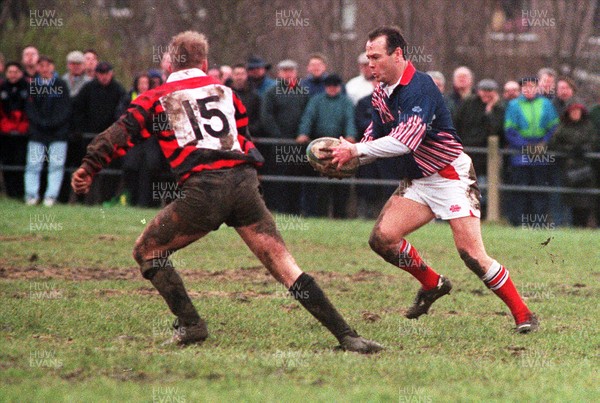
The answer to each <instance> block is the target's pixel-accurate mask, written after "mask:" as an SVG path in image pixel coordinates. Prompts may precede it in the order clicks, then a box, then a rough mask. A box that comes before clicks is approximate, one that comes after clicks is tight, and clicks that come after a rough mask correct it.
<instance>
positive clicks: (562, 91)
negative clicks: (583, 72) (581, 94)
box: [552, 77, 579, 116]
mask: <svg viewBox="0 0 600 403" xmlns="http://www.w3.org/2000/svg"><path fill="white" fill-rule="evenodd" d="M576 92H577V86H576V85H575V81H573V79H572V78H570V77H561V78H559V79H558V82H557V83H556V96H555V97H554V98H553V99H552V105H554V108H555V109H556V113H558V116H562V115H563V113H564V112H565V110H566V109H567V106H569V104H571V103H575V102H579V100H578V99H576V98H575V93H576Z"/></svg>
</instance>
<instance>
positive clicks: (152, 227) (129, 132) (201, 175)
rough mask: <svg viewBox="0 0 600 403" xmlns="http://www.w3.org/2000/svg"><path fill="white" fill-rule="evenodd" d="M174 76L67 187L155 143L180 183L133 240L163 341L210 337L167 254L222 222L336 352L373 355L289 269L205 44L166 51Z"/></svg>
mask: <svg viewBox="0 0 600 403" xmlns="http://www.w3.org/2000/svg"><path fill="white" fill-rule="evenodd" d="M169 49H170V56H171V63H172V69H173V72H172V74H171V75H170V76H169V78H168V80H167V82H166V83H165V84H163V85H161V86H159V87H157V88H155V89H152V90H149V91H147V92H145V93H144V94H142V95H140V96H139V97H138V98H136V99H135V101H133V102H132V104H131V106H130V108H129V109H128V110H127V112H126V113H125V114H124V115H123V116H122V117H121V118H120V119H119V120H118V121H117V122H116V123H115V124H113V125H112V126H111V127H110V128H108V129H107V130H105V131H104V132H102V133H100V134H99V135H98V136H96V138H95V139H94V140H93V141H92V142H91V143H90V145H89V146H88V149H87V155H86V156H85V158H84V159H83V162H82V164H81V167H80V168H79V169H77V171H75V173H74V174H73V177H72V181H71V184H72V186H73V189H74V190H75V191H76V192H77V193H86V192H87V191H88V190H89V188H90V185H91V183H92V178H93V177H94V175H95V174H96V173H98V172H99V171H100V170H101V169H102V168H104V167H106V166H107V165H108V164H109V163H110V161H111V160H112V159H113V158H115V157H117V156H122V155H124V154H125V153H126V152H127V150H128V149H129V148H131V147H132V146H133V145H134V144H136V143H138V142H140V141H143V140H145V139H148V138H150V137H151V136H156V137H157V138H158V143H159V145H160V147H161V149H162V152H163V154H164V155H165V157H166V158H167V160H168V161H169V163H170V165H171V169H172V170H173V172H174V173H175V174H176V175H177V177H178V179H179V182H180V185H181V192H180V193H181V197H180V198H177V199H175V200H174V201H173V202H172V203H171V204H169V205H167V206H166V207H165V208H164V209H163V210H161V211H160V212H159V213H158V214H157V215H156V217H154V218H153V219H152V221H150V223H149V224H148V226H147V227H146V229H145V230H144V232H143V233H142V235H141V236H140V237H139V238H138V240H137V242H136V244H135V248H134V250H133V256H134V258H135V260H136V261H137V262H138V264H139V265H140V269H141V273H142V276H143V277H144V278H146V279H148V280H150V282H151V283H152V285H154V287H155V288H156V289H157V290H158V292H159V293H160V295H161V296H162V297H163V298H164V299H165V301H166V303H167V304H168V306H169V308H170V310H171V312H173V314H174V315H175V316H176V317H177V319H176V320H175V325H174V327H175V334H174V336H173V338H172V340H171V342H173V343H176V344H179V345H185V344H190V343H201V342H203V341H204V340H205V339H206V338H207V337H208V330H207V326H206V322H205V321H204V320H203V319H201V318H200V316H199V315H198V312H197V311H196V309H195V307H194V305H193V304H192V301H191V299H190V297H189V296H188V293H187V291H186V289H185V287H184V285H183V282H182V280H181V278H180V277H179V275H178V274H177V272H176V271H175V270H174V268H173V265H172V262H171V261H170V260H169V256H170V255H171V254H172V253H173V252H175V251H177V250H179V249H181V248H183V247H185V246H187V245H189V244H190V243H192V242H194V241H196V240H198V239H200V238H202V237H203V236H204V235H206V234H208V233H209V232H210V231H214V230H216V229H218V228H219V226H220V225H221V224H222V223H226V224H227V225H229V226H232V227H234V228H235V229H236V231H237V232H238V234H239V235H240V236H241V238H242V239H243V240H244V242H245V243H246V244H247V245H248V247H249V248H250V250H251V251H252V252H253V253H254V254H255V255H256V256H257V257H258V258H259V259H260V260H261V262H262V263H263V264H264V265H265V267H266V268H267V269H268V270H269V271H270V272H271V274H272V275H273V276H274V277H275V278H276V279H277V280H278V281H279V282H281V283H282V284H284V285H285V286H286V287H287V288H288V289H289V290H290V293H291V295H292V296H293V297H294V298H296V299H297V300H298V301H299V302H300V303H301V304H302V305H303V306H304V307H305V308H306V309H307V310H308V311H309V312H310V313H311V314H312V315H313V316H314V317H315V318H317V319H318V320H319V321H320V322H321V323H322V324H323V325H324V326H325V327H327V329H329V331H330V332H331V333H332V334H333V335H334V336H335V337H336V338H337V339H338V341H339V342H340V345H341V347H342V349H344V350H349V351H355V352H360V353H373V352H377V351H379V350H381V348H382V347H381V346H380V345H379V344H378V343H375V342H373V341H370V340H367V339H364V338H363V337H360V336H359V335H358V334H357V333H356V331H354V330H353V329H352V328H350V326H349V325H348V324H347V323H346V322H345V321H344V319H343V318H342V316H341V315H340V314H339V313H338V312H337V311H336V309H335V308H334V307H333V305H332V304H331V302H329V300H328V299H327V297H326V296H325V295H324V293H323V291H322V290H321V289H320V287H319V286H318V285H317V284H316V282H315V281H314V279H313V278H312V277H311V276H309V275H308V274H306V273H303V272H302V270H300V268H299V267H298V265H297V264H296V262H295V260H294V258H293V257H292V255H291V254H290V253H289V251H288V250H287V248H286V246H285V244H284V242H283V239H282V238H281V235H280V234H279V232H278V231H277V228H276V226H275V221H274V219H273V216H272V215H271V213H270V212H269V211H268V210H267V208H266V207H265V204H264V201H263V199H262V196H261V195H260V193H259V182H258V178H257V174H256V169H255V166H256V165H258V164H260V163H261V162H262V156H261V155H260V153H258V151H257V150H256V148H255V147H254V145H253V144H252V142H251V140H250V138H249V135H248V131H247V126H248V118H247V116H246V110H245V108H244V105H243V104H242V103H241V102H240V100H239V99H238V98H237V96H236V95H235V94H234V93H233V92H232V90H231V89H230V88H228V87H226V86H224V85H222V84H221V83H220V82H219V81H217V80H215V79H213V78H211V77H208V76H207V75H206V74H205V72H206V71H207V67H208V62H207V54H208V43H207V41H206V38H205V37H204V35H202V34H200V33H197V32H193V31H187V32H183V33H180V34H178V35H176V36H175V37H173V39H172V41H171V43H170V44H169Z"/></svg>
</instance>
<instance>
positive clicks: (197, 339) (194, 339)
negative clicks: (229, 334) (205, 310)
mask: <svg viewBox="0 0 600 403" xmlns="http://www.w3.org/2000/svg"><path fill="white" fill-rule="evenodd" d="M173 328H174V329H175V331H174V332H173V337H171V338H170V339H169V340H167V341H165V342H164V343H163V346H167V345H171V344H172V345H177V346H186V345H188V344H193V343H198V344H202V342H203V341H204V340H206V339H207V338H208V328H207V327H206V322H205V321H203V320H202V319H200V322H198V323H196V324H194V325H186V326H183V325H181V324H180V323H179V318H177V319H175V322H173Z"/></svg>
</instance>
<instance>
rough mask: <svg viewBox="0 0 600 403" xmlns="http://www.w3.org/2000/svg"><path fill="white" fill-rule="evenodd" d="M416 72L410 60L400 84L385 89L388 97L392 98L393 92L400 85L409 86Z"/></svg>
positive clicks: (399, 81)
mask: <svg viewBox="0 0 600 403" xmlns="http://www.w3.org/2000/svg"><path fill="white" fill-rule="evenodd" d="M415 71H416V69H415V66H413V64H412V62H411V61H410V60H408V61H407V63H406V67H405V68H404V71H403V72H402V76H401V77H400V79H399V80H398V82H397V83H396V84H394V85H388V86H385V87H383V90H384V91H385V93H386V95H387V96H388V97H389V96H391V95H392V92H394V90H395V89H396V87H397V86H398V85H407V84H408V83H410V80H412V78H413V76H414V75H415Z"/></svg>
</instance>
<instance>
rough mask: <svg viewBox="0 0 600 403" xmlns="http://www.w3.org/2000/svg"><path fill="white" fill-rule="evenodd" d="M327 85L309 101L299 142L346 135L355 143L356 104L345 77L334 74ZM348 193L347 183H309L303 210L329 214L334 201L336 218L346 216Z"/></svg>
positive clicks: (328, 78) (304, 187) (315, 213)
mask: <svg viewBox="0 0 600 403" xmlns="http://www.w3.org/2000/svg"><path fill="white" fill-rule="evenodd" d="M323 84H324V86H325V91H324V92H322V93H320V94H317V95H314V96H313V97H312V98H311V99H310V100H309V101H308V105H307V106H306V110H305V111H304V114H303V115H302V119H301V120H300V128H299V133H300V134H299V135H298V137H296V141H297V142H299V143H302V144H306V143H308V142H310V141H311V140H314V139H317V138H320V137H335V138H338V137H340V136H343V137H345V138H346V140H348V141H351V142H355V141H356V140H355V138H356V126H355V125H354V106H353V105H352V101H351V100H350V98H348V96H347V95H345V94H343V93H342V79H341V78H340V76H338V75H337V74H330V75H328V76H327V77H326V78H325V79H324V80H323ZM348 196H349V189H348V187H347V186H343V185H317V184H312V183H309V184H305V185H304V186H303V187H302V201H303V203H302V207H303V209H302V210H303V212H304V213H305V214H306V215H308V216H326V215H328V214H327V213H328V210H329V204H330V203H331V202H332V201H333V217H335V218H345V217H347V213H346V208H347V201H348Z"/></svg>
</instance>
